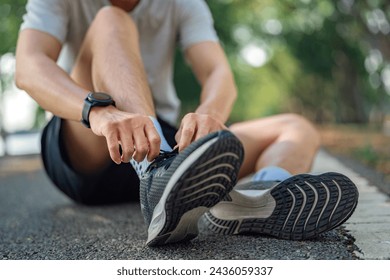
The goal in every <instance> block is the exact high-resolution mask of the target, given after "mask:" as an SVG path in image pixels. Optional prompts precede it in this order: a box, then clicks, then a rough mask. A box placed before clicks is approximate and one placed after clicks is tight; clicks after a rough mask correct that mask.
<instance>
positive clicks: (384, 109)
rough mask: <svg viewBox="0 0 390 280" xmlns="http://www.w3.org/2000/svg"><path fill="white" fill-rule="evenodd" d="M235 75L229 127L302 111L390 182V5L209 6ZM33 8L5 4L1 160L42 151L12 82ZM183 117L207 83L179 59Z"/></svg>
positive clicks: (35, 121) (29, 111)
mask: <svg viewBox="0 0 390 280" xmlns="http://www.w3.org/2000/svg"><path fill="white" fill-rule="evenodd" d="M207 3H208V5H209V7H210V9H211V11H212V14H213V16H214V20H215V27H216V29H217V32H218V34H219V36H220V39H221V43H222V44H223V47H224V49H225V51H226V53H227V55H228V58H229V61H230V63H231V66H232V69H233V71H234V74H235V78H236V82H237V86H238V90H239V98H238V100H237V103H236V106H235V107H234V110H233V113H232V116H231V119H230V121H231V122H236V121H241V120H246V119H252V118H259V117H264V116H268V115H272V114H276V113H285V112H294V113H298V114H301V115H304V116H306V117H307V118H308V119H310V120H311V121H313V122H314V123H315V124H316V125H317V127H318V129H319V131H320V133H321V134H322V138H323V145H324V147H325V148H327V149H328V150H329V151H331V152H332V153H335V154H338V155H343V156H347V157H350V158H353V159H354V160H357V161H359V162H361V163H363V164H366V165H368V166H370V167H372V168H373V169H375V170H377V171H379V172H381V173H382V174H384V175H385V176H388V179H389V177H390V175H389V174H390V145H389V144H390V2H389V1H387V0H359V1H355V0H316V1H314V0H241V1H240V0H212V1H211V0H209V1H207ZM25 4H26V0H0V62H1V63H0V78H1V85H0V134H1V137H0V156H7V155H8V156H10V155H23V154H29V153H33V154H34V153H39V132H40V130H41V128H42V126H43V125H44V123H45V121H46V117H45V113H44V112H43V110H42V109H41V108H39V106H37V104H36V103H35V102H34V101H33V100H32V99H31V98H29V97H28V95H27V94H26V93H24V92H22V91H19V90H17V89H16V87H15V86H14V84H13V73H14V64H15V61H14V53H15V44H16V40H17V35H18V30H19V26H20V23H21V20H22V16H23V14H24V12H25V8H24V6H25ZM175 83H176V86H177V90H178V93H179V95H180V98H181V99H182V100H183V104H182V108H183V112H185V111H188V110H192V109H193V108H195V106H196V104H198V100H199V85H198V84H197V82H196V80H195V78H194V76H193V75H192V74H191V71H190V69H189V68H188V66H187V65H186V64H185V62H184V60H183V58H182V56H181V53H180V51H177V60H176V64H175Z"/></svg>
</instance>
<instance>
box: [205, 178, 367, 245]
mask: <svg viewBox="0 0 390 280" xmlns="http://www.w3.org/2000/svg"><path fill="white" fill-rule="evenodd" d="M358 197H359V193H358V190H357V188H356V186H355V184H354V183H353V182H352V181H351V180H350V179H349V178H347V177H346V176H344V175H342V174H339V173H334V172H330V173H324V174H321V175H309V174H301V175H295V176H292V177H291V178H289V179H287V180H285V181H282V182H265V183H264V182H263V183H262V182H249V183H246V186H245V185H241V186H240V187H237V188H235V189H234V190H233V191H232V192H231V193H230V194H229V195H228V196H226V197H225V199H224V201H221V202H220V203H218V204H217V205H216V206H214V207H213V208H211V209H210V211H209V212H207V213H206V214H205V215H204V218H203V222H205V223H206V225H207V228H209V229H210V230H212V231H214V232H217V233H222V234H263V235H268V236H273V237H276V238H280V239H288V240H306V239H312V238H317V237H318V236H319V235H320V234H321V233H323V232H326V231H329V230H331V229H334V228H336V227H338V226H339V225H341V224H343V223H344V222H345V221H347V220H348V218H349V217H350V216H351V215H352V213H353V212H354V210H355V208H356V206H357V203H358Z"/></svg>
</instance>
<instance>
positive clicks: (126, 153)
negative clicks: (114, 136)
mask: <svg viewBox="0 0 390 280" xmlns="http://www.w3.org/2000/svg"><path fill="white" fill-rule="evenodd" d="M119 142H120V144H121V147H122V156H121V161H122V162H129V161H130V159H131V158H132V157H133V154H134V142H133V137H131V136H129V134H126V136H121V138H120V141H119Z"/></svg>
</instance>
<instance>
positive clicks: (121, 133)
mask: <svg viewBox="0 0 390 280" xmlns="http://www.w3.org/2000/svg"><path fill="white" fill-rule="evenodd" d="M89 119H90V124H91V129H92V131H93V133H95V134H96V135H98V136H104V137H105V138H106V141H107V147H108V151H109V153H110V157H111V159H112V160H113V161H114V162H115V163H116V164H120V163H121V162H129V161H130V159H131V158H133V159H134V160H136V161H138V162H140V161H142V160H144V159H145V157H146V156H147V159H148V161H152V160H153V159H155V158H156V157H157V156H158V155H159V152H160V143H161V139H160V136H159V134H158V132H157V130H156V129H155V127H154V125H153V122H152V120H151V119H150V118H149V117H148V116H145V115H139V114H131V113H127V112H123V111H120V110H118V109H117V108H115V107H113V106H108V107H94V108H92V110H91V113H90V117H89ZM119 145H120V146H121V149H122V155H121V154H120V150H119Z"/></svg>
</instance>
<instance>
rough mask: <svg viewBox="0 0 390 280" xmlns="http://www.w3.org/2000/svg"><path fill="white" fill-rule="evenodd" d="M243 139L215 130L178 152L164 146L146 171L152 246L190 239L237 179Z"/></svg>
mask: <svg viewBox="0 0 390 280" xmlns="http://www.w3.org/2000/svg"><path fill="white" fill-rule="evenodd" d="M243 153H244V152H243V147H242V144H241V142H240V141H239V140H238V139H237V138H236V137H235V136H234V135H233V134H232V133H231V132H229V131H226V130H222V131H218V132H214V133H211V134H209V135H207V136H205V137H203V138H201V139H199V140H197V141H194V142H193V143H191V144H190V145H189V146H188V147H187V148H186V149H184V150H183V151H182V152H180V153H178V152H177V150H175V151H173V152H168V153H167V152H162V153H161V154H160V156H159V157H157V159H156V160H155V161H154V162H153V163H152V164H151V165H150V166H149V167H148V169H147V170H146V172H145V175H144V176H143V177H141V184H140V200H141V209H142V213H143V215H144V218H145V222H146V224H147V225H148V239H147V241H146V244H147V245H148V246H159V245H164V244H168V243H176V242H183V241H188V240H191V239H193V238H195V237H196V236H197V235H198V220H199V218H200V217H201V216H202V215H203V214H204V213H205V212H206V211H207V210H208V209H209V208H211V207H212V206H214V205H216V204H217V203H218V202H220V201H221V200H222V199H223V198H224V197H225V196H226V195H227V194H228V193H229V192H230V191H231V190H232V188H233V186H234V185H235V184H236V182H237V175H238V171H239V169H240V166H241V163H242V160H243Z"/></svg>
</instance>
